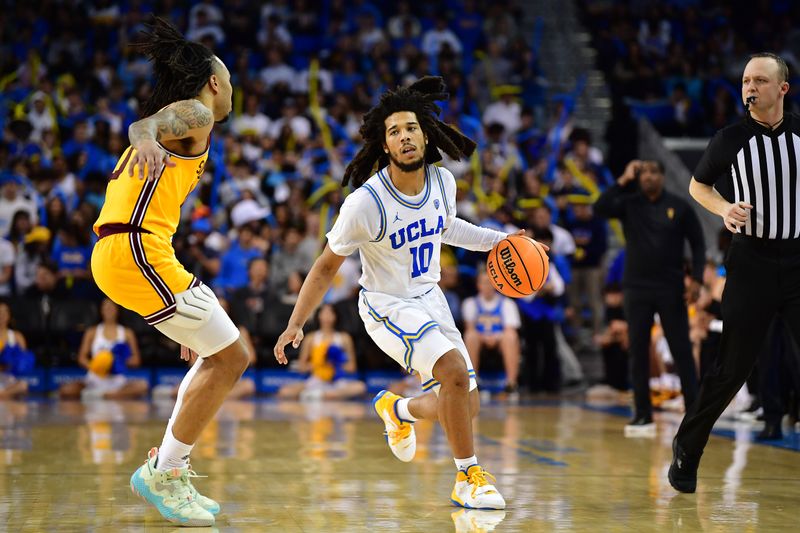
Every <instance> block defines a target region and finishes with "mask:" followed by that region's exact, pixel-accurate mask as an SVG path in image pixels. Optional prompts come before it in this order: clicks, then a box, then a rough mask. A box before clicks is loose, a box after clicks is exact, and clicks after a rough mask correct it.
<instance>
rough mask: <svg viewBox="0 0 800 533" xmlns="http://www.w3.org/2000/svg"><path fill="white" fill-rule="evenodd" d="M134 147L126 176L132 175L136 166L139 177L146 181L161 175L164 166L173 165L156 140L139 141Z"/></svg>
mask: <svg viewBox="0 0 800 533" xmlns="http://www.w3.org/2000/svg"><path fill="white" fill-rule="evenodd" d="M135 148H136V154H134V156H133V158H132V159H131V163H130V165H129V166H128V176H130V177H133V174H134V167H136V166H138V167H139V179H140V180H142V179H144V178H147V181H153V180H154V179H156V178H157V177H158V176H160V175H161V172H162V170H163V169H164V167H174V166H175V163H173V162H172V160H170V158H169V154H168V153H167V152H166V150H164V149H163V148H161V146H159V144H158V143H157V142H156V141H151V140H144V141H140V142H139V143H138V144H137V146H135ZM145 169H146V170H147V175H145Z"/></svg>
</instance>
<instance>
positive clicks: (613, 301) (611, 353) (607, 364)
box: [586, 283, 630, 401]
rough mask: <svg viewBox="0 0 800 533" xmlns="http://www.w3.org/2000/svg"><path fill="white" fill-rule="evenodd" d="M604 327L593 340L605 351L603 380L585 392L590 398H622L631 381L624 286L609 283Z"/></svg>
mask: <svg viewBox="0 0 800 533" xmlns="http://www.w3.org/2000/svg"><path fill="white" fill-rule="evenodd" d="M604 293H605V294H604V299H605V322H606V325H605V328H604V329H603V330H602V331H600V332H599V333H598V334H597V336H596V337H595V339H594V342H595V344H597V345H598V346H600V349H601V350H602V352H603V379H602V381H601V382H600V384H598V385H595V386H593V387H591V388H590V389H589V390H587V391H586V396H587V398H588V399H591V400H612V401H617V400H620V399H623V398H624V397H622V396H621V395H620V393H622V392H624V391H627V390H628V389H629V388H630V386H629V384H628V383H629V380H628V323H627V322H626V320H625V312H624V310H623V305H622V303H623V295H622V285H620V284H618V283H614V284H610V285H607V286H606V287H605V290H604Z"/></svg>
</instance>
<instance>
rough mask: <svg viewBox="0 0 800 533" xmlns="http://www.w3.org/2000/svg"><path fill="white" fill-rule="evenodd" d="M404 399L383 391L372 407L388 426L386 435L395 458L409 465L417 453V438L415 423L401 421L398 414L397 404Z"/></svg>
mask: <svg viewBox="0 0 800 533" xmlns="http://www.w3.org/2000/svg"><path fill="white" fill-rule="evenodd" d="M402 399H403V398H402V396H398V395H397V394H394V393H393V392H389V391H387V390H382V391H380V392H379V393H378V394H377V395H376V396H375V399H373V400H372V405H373V407H375V412H377V413H378V416H379V417H381V419H383V423H384V424H385V425H386V432H385V435H386V442H388V443H389V449H390V450H392V453H393V454H394V456H395V457H397V458H398V459H400V460H401V461H403V462H406V463H407V462H409V461H411V460H412V459H413V458H414V454H415V453H417V436H416V434H415V433H414V424H413V422H405V421H403V420H400V417H399V416H398V414H397V402H398V401H399V400H402Z"/></svg>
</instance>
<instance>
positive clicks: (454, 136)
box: [342, 76, 476, 187]
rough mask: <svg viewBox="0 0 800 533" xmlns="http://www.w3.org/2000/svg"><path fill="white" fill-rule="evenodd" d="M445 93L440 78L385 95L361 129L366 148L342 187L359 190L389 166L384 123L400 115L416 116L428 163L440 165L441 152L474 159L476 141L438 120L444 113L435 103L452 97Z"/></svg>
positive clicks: (419, 82) (366, 118) (432, 78)
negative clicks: (384, 146) (375, 172)
mask: <svg viewBox="0 0 800 533" xmlns="http://www.w3.org/2000/svg"><path fill="white" fill-rule="evenodd" d="M446 91H447V87H446V86H445V84H444V81H442V78H441V77H439V76H425V77H423V78H420V79H419V80H417V81H416V82H414V83H413V84H411V85H410V86H408V87H398V88H397V89H395V90H394V91H387V92H385V93H384V94H383V95H382V96H381V100H380V102H379V103H378V104H377V105H376V106H375V107H373V108H372V109H370V110H369V111H368V112H367V113H366V114H365V115H364V123H363V124H362V125H361V128H360V129H359V133H360V134H361V137H362V138H363V139H364V146H362V147H361V150H359V151H358V153H357V154H356V155H355V157H354V158H353V160H352V161H351V162H350V164H349V165H347V168H346V169H345V171H344V177H343V178H342V185H347V184H348V183H352V184H353V186H354V187H360V186H361V185H362V184H363V183H364V182H365V181H366V180H367V178H369V177H370V176H371V175H372V174H373V173H374V171H375V165H376V163H377V164H378V166H380V167H384V166H386V165H388V164H389V158H388V156H387V155H386V153H385V152H384V151H383V143H384V140H385V138H386V124H385V122H384V121H385V120H386V119H387V118H388V117H389V116H390V115H392V114H393V113H398V112H401V111H410V112H413V113H414V114H416V116H417V120H418V121H419V125H420V129H422V132H423V133H424V134H425V135H426V136H427V138H428V145H427V147H426V149H425V163H427V164H431V163H436V162H437V161H441V159H442V156H441V154H440V153H439V150H442V151H443V152H444V153H446V154H447V155H448V156H449V157H450V158H452V159H455V160H460V159H461V158H463V157H469V156H470V155H472V152H474V151H475V146H476V145H475V141H473V140H472V139H470V138H469V137H466V136H464V135H462V134H461V133H459V132H458V130H456V129H455V128H454V127H452V126H449V125H447V124H445V123H444V122H442V121H441V120H439V119H438V118H437V116H438V115H439V113H440V112H441V109H440V108H439V106H438V105H436V101H437V100H446V99H447V98H448V97H449V95H448V93H447V92H446Z"/></svg>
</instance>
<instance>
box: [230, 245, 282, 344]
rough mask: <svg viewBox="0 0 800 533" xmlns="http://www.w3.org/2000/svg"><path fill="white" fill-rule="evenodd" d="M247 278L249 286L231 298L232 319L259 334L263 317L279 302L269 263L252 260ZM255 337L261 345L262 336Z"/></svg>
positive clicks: (237, 291)
mask: <svg viewBox="0 0 800 533" xmlns="http://www.w3.org/2000/svg"><path fill="white" fill-rule="evenodd" d="M247 276H248V281H247V284H246V285H244V286H243V287H239V288H238V289H236V290H235V291H234V292H233V295H232V296H231V299H230V307H231V318H232V319H233V321H234V323H235V324H240V325H241V326H244V327H245V328H246V329H247V330H248V331H251V332H257V331H259V324H261V321H262V315H263V314H264V313H269V312H270V311H269V310H270V305H271V304H272V303H274V302H275V301H276V300H277V294H276V293H275V292H274V291H273V290H272V288H271V286H270V283H269V263H268V262H267V260H266V259H265V258H264V257H261V256H258V257H253V258H252V259H250V262H249V264H248V266H247ZM255 335H256V337H255V338H256V342H257V343H258V344H261V343H260V340H261V339H260V336H259V335H258V334H257V333H255Z"/></svg>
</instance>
